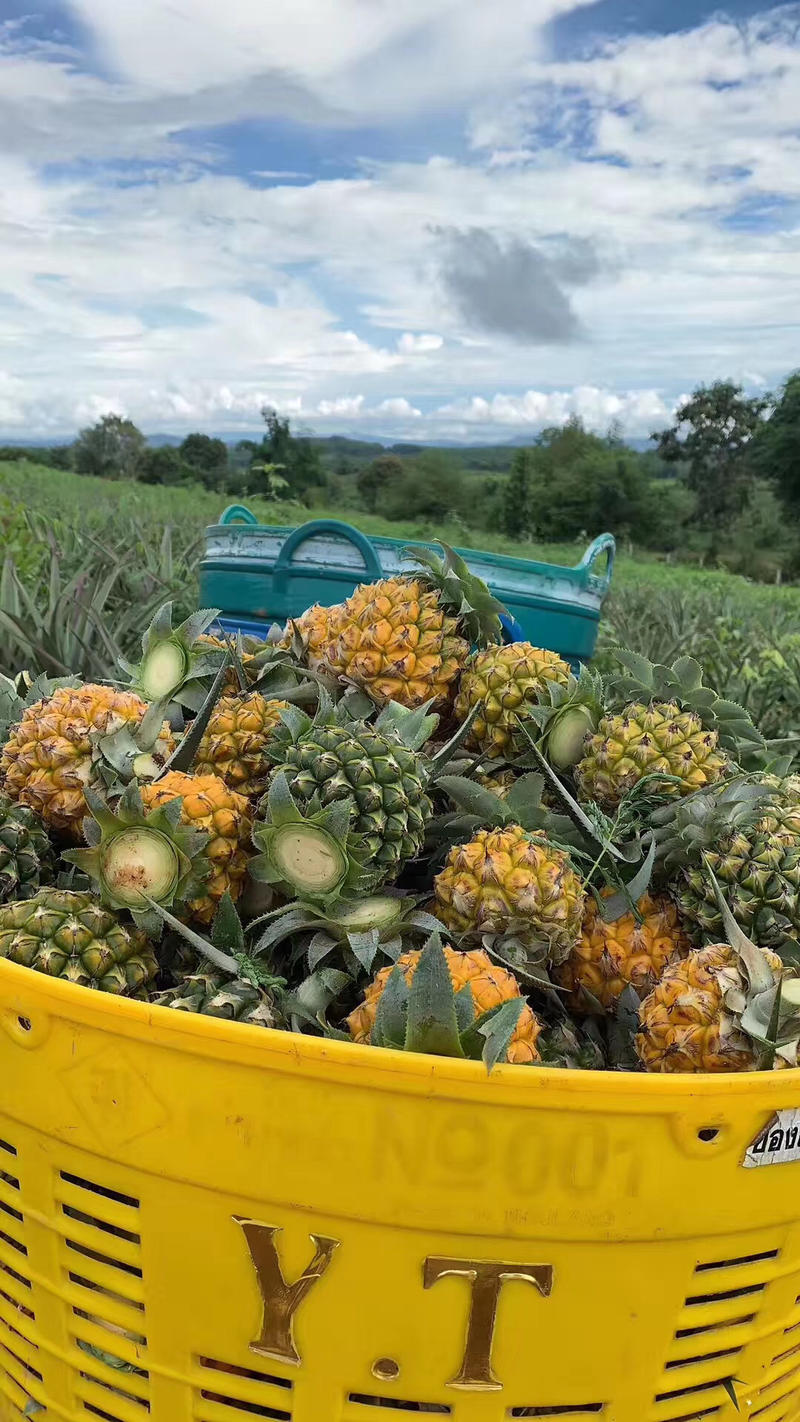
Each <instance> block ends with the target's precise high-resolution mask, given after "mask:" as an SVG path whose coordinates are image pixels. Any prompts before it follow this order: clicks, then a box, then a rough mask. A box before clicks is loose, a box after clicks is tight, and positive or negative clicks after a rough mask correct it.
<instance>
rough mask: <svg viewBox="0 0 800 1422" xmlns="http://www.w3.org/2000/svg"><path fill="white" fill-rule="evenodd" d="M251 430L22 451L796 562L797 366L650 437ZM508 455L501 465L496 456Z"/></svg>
mask: <svg viewBox="0 0 800 1422" xmlns="http://www.w3.org/2000/svg"><path fill="white" fill-rule="evenodd" d="M262 414H263V419H264V426H265V428H264V433H263V435H262V438H261V439H260V440H251V439H247V440H240V441H239V442H238V443H236V444H233V445H228V444H226V443H225V441H224V440H221V439H217V438H214V437H212V436H210V435H207V434H203V433H199V432H195V433H192V434H189V435H187V436H186V438H185V439H184V440H183V441H182V442H181V443H180V444H179V445H178V446H177V447H173V446H171V445H163V446H160V447H156V448H154V447H152V446H150V445H149V444H148V442H147V440H146V439H145V436H144V435H143V434H142V433H141V431H140V430H138V429H137V427H136V426H135V425H134V424H133V423H132V422H131V421H130V420H127V419H124V418H123V417H121V416H119V415H105V416H104V417H103V418H102V419H101V420H98V421H97V423H96V424H94V425H92V426H90V427H88V428H87V429H84V430H82V431H81V432H80V434H79V436H78V438H77V439H76V441H75V442H74V444H72V445H71V446H64V447H61V448H56V449H37V450H29V451H22V450H20V449H17V448H7V449H2V448H0V459H2V458H19V457H20V455H21V454H22V453H27V455H28V457H30V458H32V459H36V460H38V461H39V462H44V463H50V464H52V465H54V466H55V467H58V468H72V469H75V470H77V471H78V472H79V473H83V474H93V475H98V476H100V477H103V478H111V479H136V480H140V481H141V482H143V483H150V484H166V485H176V484H190V483H201V484H203V485H205V487H207V488H209V489H215V490H218V491H219V492H220V494H221V495H226V496H232V497H237V498H246V497H248V496H250V495H258V496H259V497H261V498H264V499H267V500H273V501H276V502H277V501H284V502H287V501H291V502H295V503H300V504H304V505H306V506H308V507H311V506H316V507H326V508H330V507H334V508H337V509H340V510H341V512H342V516H343V517H348V516H352V515H357V513H358V511H359V510H361V511H367V512H370V513H379V514H381V515H382V516H383V517H385V518H388V519H390V520H392V519H396V520H403V521H408V520H409V519H410V518H411V519H416V520H418V521H421V522H423V523H428V524H430V525H431V527H432V529H433V530H434V531H435V526H436V524H437V523H441V522H443V521H444V520H448V521H449V522H450V523H453V522H455V524H456V525H458V523H459V522H461V523H462V524H464V525H465V526H469V527H470V528H471V529H473V530H481V529H487V530H492V531H496V532H499V533H502V534H505V535H506V536H507V537H509V538H512V539H515V540H518V541H520V542H524V541H526V540H538V541H541V542H552V541H559V542H563V541H573V540H578V539H584V538H589V537H593V536H594V535H595V534H597V533H599V532H603V531H606V530H609V531H611V532H612V533H614V534H616V536H617V537H618V538H620V539H622V540H627V541H629V542H630V543H632V544H634V545H636V546H638V547H641V548H646V549H651V550H653V551H656V552H660V553H664V554H670V555H671V554H675V555H676V556H688V557H690V558H695V559H697V560H698V561H708V562H710V563H722V564H724V565H725V566H728V567H732V568H734V569H735V570H739V571H743V572H749V573H751V574H752V575H754V576H757V577H758V576H761V577H772V576H775V577H780V576H784V575H785V576H791V577H797V576H800V529H799V528H798V514H800V372H797V373H795V374H793V375H791V376H790V377H789V379H788V380H787V381H786V383H785V385H784V386H783V387H782V389H781V390H780V391H778V392H777V393H776V394H774V395H767V394H764V395H759V396H751V395H747V394H745V392H744V389H743V388H742V387H741V386H740V385H736V384H734V383H733V382H730V381H717V382H715V383H714V384H711V385H701V386H699V387H698V388H697V389H696V390H695V391H694V392H693V394H692V395H691V396H690V397H689V398H688V399H686V400H685V401H683V403H682V404H681V405H680V406H679V408H678V409H677V411H676V413H675V417H674V419H673V422H672V424H671V425H670V426H669V427H668V428H667V429H663V430H658V431H655V432H654V433H653V435H652V437H651V438H652V446H653V447H652V448H651V449H650V450H647V451H638V450H635V449H632V448H631V447H630V446H628V445H627V444H626V443H625V442H624V440H623V438H622V435H621V432H620V431H619V429H616V428H613V427H612V428H611V429H610V430H609V431H608V433H607V434H605V435H598V434H594V433H592V432H590V431H588V430H586V429H585V428H584V426H583V425H582V423H581V422H580V420H578V419H571V420H570V421H568V422H567V424H565V425H562V426H558V427H554V428H550V429H545V430H543V431H542V432H541V433H540V434H539V435H538V436H537V437H536V438H535V439H534V440H533V441H532V443H531V444H530V446H528V447H525V448H520V449H518V450H515V451H511V450H508V451H506V452H503V451H502V449H501V450H497V449H494V450H493V451H492V452H491V455H490V457H487V458H485V459H479V458H478V457H477V454H478V452H476V451H475V450H470V451H464V452H459V451H456V450H443V449H435V448H426V447H424V446H419V445H408V446H403V445H396V446H394V448H393V449H392V450H381V451H380V452H379V453H377V454H376V452H375V451H376V449H380V446H376V445H375V444H371V445H370V444H366V443H364V444H361V443H360V442H358V441H355V440H353V441H349V440H342V439H339V440H330V441H325V440H320V439H315V438H314V437H313V436H304V435H298V434H296V433H295V432H294V431H293V430H292V428H291V426H290V422H289V420H288V419H286V418H284V417H282V416H281V415H279V414H278V413H277V412H276V411H275V410H272V409H265V410H264V411H263V412H262ZM504 463H505V468H503V467H502V466H503V464H504Z"/></svg>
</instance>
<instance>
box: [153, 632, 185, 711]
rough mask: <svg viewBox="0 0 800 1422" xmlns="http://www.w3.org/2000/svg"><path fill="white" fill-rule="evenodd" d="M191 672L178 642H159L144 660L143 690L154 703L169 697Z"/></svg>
mask: <svg viewBox="0 0 800 1422" xmlns="http://www.w3.org/2000/svg"><path fill="white" fill-rule="evenodd" d="M188 670H189V658H188V657H187V655H186V651H185V650H184V648H183V647H181V645H180V644H179V643H178V642H172V641H168V642H159V644H158V646H157V647H154V648H153V650H152V652H149V653H148V655H147V656H146V657H145V659H144V664H143V666H142V689H143V690H144V692H145V694H146V695H147V696H149V697H150V698H151V699H152V700H153V701H159V700H161V698H162V697H164V696H169V695H170V693H171V692H173V691H176V690H177V688H178V687H179V686H180V685H181V682H182V681H183V679H184V677H185V676H186V673H187V671H188Z"/></svg>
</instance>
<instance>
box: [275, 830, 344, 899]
mask: <svg viewBox="0 0 800 1422" xmlns="http://www.w3.org/2000/svg"><path fill="white" fill-rule="evenodd" d="M271 855H272V860H273V863H274V864H275V867H276V869H277V870H278V872H279V873H280V874H281V875H282V877H283V878H284V879H285V880H286V881H287V883H289V884H293V885H294V886H295V888H296V889H297V890H299V892H300V893H305V894H312V895H315V896H319V895H325V894H332V893H334V892H335V890H336V889H337V888H338V887H339V885H340V884H341V882H342V880H343V879H344V877H345V875H346V873H347V860H346V859H345V856H344V854H343V853H342V850H341V847H340V846H339V845H338V844H337V842H336V840H335V839H334V838H333V836H332V835H330V834H328V833H327V832H326V831H325V830H323V829H320V828H319V827H318V826H316V825H300V824H288V825H281V826H279V827H278V828H277V829H276V832H275V836H274V838H273V841H272V849H271Z"/></svg>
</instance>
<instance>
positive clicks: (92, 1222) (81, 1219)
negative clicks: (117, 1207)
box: [61, 1205, 142, 1244]
mask: <svg viewBox="0 0 800 1422" xmlns="http://www.w3.org/2000/svg"><path fill="white" fill-rule="evenodd" d="M61 1211H62V1214H65V1215H66V1216H67V1218H68V1219H70V1220H77V1221H78V1223H79V1224H85V1225H89V1227H90V1228H91V1229H101V1230H102V1231H103V1234H113V1235H114V1236H115V1237H116V1238H117V1239H126V1240H127V1241H128V1243H129V1244H141V1242H142V1237H141V1235H139V1234H134V1232H133V1230H130V1229H120V1227H119V1225H112V1224H108V1222H107V1221H106V1220H99V1219H98V1218H97V1216H96V1215H87V1214H84V1212H83V1210H76V1209H75V1207H74V1206H73V1205H62V1206H61Z"/></svg>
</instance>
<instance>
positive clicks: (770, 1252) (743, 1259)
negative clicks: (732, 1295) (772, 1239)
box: [694, 1249, 780, 1274]
mask: <svg viewBox="0 0 800 1422" xmlns="http://www.w3.org/2000/svg"><path fill="white" fill-rule="evenodd" d="M779 1254H780V1250H779V1249H765V1250H764V1251H763V1252H762V1253H761V1254H741V1255H739V1256H738V1258H736V1259H717V1260H714V1261H713V1262H712V1263H711V1264H698V1266H697V1268H696V1269H695V1271H694V1272H695V1274H707V1273H708V1272H709V1270H710V1269H738V1268H739V1267H740V1265H742V1264H761V1263H762V1261H763V1260H765V1259H777V1257H778V1255H779Z"/></svg>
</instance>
